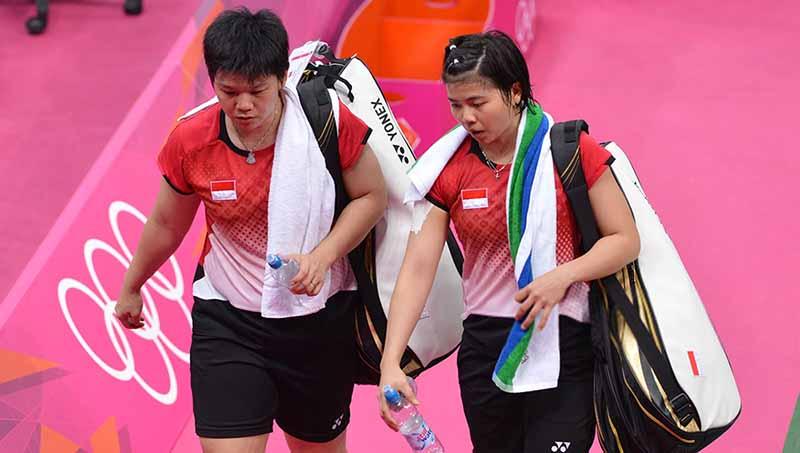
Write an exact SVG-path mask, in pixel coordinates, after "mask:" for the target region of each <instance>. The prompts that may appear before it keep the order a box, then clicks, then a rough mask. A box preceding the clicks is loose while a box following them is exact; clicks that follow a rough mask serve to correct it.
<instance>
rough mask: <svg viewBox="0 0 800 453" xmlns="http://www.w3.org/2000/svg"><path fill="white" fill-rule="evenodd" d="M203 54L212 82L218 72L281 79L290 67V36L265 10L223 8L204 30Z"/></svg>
mask: <svg viewBox="0 0 800 453" xmlns="http://www.w3.org/2000/svg"><path fill="white" fill-rule="evenodd" d="M203 56H204V58H205V61H206V68H207V69H208V76H209V77H210V78H211V83H214V78H215V77H216V75H217V73H219V72H220V71H222V72H227V73H231V74H237V75H241V76H244V77H247V78H248V79H249V80H250V81H251V82H252V81H253V80H255V79H257V78H259V77H262V76H271V75H274V76H276V77H278V79H282V78H283V77H284V76H285V75H286V71H287V70H288V69H289V36H288V34H287V33H286V28H285V27H284V26H283V22H281V19H280V17H278V16H277V15H276V14H275V13H273V12H272V11H270V10H268V9H262V10H259V11H257V12H255V13H253V12H251V11H250V10H248V9H247V8H245V7H241V8H237V9H233V10H227V11H223V12H222V14H220V15H219V16H217V18H216V19H214V21H213V22H212V23H211V25H210V26H209V27H208V29H207V30H206V34H205V36H204V37H203Z"/></svg>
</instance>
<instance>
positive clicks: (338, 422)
mask: <svg viewBox="0 0 800 453" xmlns="http://www.w3.org/2000/svg"><path fill="white" fill-rule="evenodd" d="M343 420H344V414H342V415H340V416H339V418H337V419H336V420H334V421H333V426H331V430H332V431H334V430H336V428H338V427H340V426H342V421H343Z"/></svg>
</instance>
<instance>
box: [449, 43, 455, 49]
mask: <svg viewBox="0 0 800 453" xmlns="http://www.w3.org/2000/svg"><path fill="white" fill-rule="evenodd" d="M455 48H456V45H455V44H450V47H448V49H450V50H453V49H455Z"/></svg>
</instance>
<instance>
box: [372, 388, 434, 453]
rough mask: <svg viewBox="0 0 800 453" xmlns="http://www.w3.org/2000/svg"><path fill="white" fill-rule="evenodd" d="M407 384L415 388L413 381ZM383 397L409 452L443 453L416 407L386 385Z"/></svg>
mask: <svg viewBox="0 0 800 453" xmlns="http://www.w3.org/2000/svg"><path fill="white" fill-rule="evenodd" d="M409 383H410V384H412V386H411V387H412V388H414V387H416V386H415V385H413V381H410V382H409ZM415 391H416V390H415ZM383 396H384V397H385V398H386V402H387V403H388V404H389V409H390V410H391V411H392V412H393V414H392V416H393V418H394V419H395V421H397V424H398V425H399V426H400V434H402V435H403V437H405V438H406V441H407V442H408V445H410V446H411V451H419V452H423V453H444V447H443V446H442V443H441V442H440V441H439V439H437V438H436V435H434V434H433V431H432V430H431V429H430V428H429V427H428V425H427V423H425V420H424V419H423V418H422V414H420V413H419V411H418V410H417V407H416V406H414V405H413V404H411V403H409V402H408V401H407V400H406V399H405V398H403V395H401V394H400V392H398V391H397V390H395V389H393V388H392V387H390V386H388V385H386V386H384V387H383Z"/></svg>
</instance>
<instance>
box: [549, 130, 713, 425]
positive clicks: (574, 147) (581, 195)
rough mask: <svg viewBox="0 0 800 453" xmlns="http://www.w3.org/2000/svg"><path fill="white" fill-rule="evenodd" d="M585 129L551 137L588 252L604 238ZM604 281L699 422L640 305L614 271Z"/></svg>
mask: <svg viewBox="0 0 800 453" xmlns="http://www.w3.org/2000/svg"><path fill="white" fill-rule="evenodd" d="M581 132H587V133H588V132H589V125H588V124H586V122H585V121H583V120H574V121H567V122H563V123H557V124H555V125H553V128H552V130H551V131H550V141H551V149H552V153H553V161H554V162H555V165H556V168H557V169H558V174H559V177H560V178H561V183H562V185H563V186H564V191H565V192H566V195H567V198H568V199H569V202H570V206H571V207H572V211H573V213H574V215H575V221H576V223H577V225H578V229H579V230H580V234H581V246H582V249H583V252H584V253H586V252H587V251H588V250H589V249H591V248H592V246H594V244H595V242H597V241H598V240H599V239H600V234H599V232H598V229H597V221H596V220H595V217H594V212H593V211H592V205H591V203H590V202H589V190H588V187H587V185H586V176H585V175H584V173H583V166H582V164H581V154H580V146H579V142H580V134H581ZM601 283H602V285H603V286H604V287H605V288H606V290H607V291H608V292H609V300H610V301H612V302H613V303H614V306H615V307H617V308H618V309H619V311H620V313H622V315H623V316H624V317H625V321H626V322H627V323H628V326H629V327H630V328H631V330H632V331H633V334H634V336H635V337H636V341H637V342H638V343H639V347H640V348H641V349H642V352H643V353H644V356H645V357H646V358H647V361H648V362H650V366H651V367H652V368H653V370H654V371H655V373H656V375H657V376H658V380H659V382H660V383H661V385H662V387H663V388H664V392H665V393H666V394H667V400H668V401H669V402H670V404H671V406H672V408H673V410H674V411H675V414H676V415H677V416H678V419H679V420H680V421H681V423H682V424H684V425H686V424H688V423H689V422H690V421H691V420H692V419H696V420H697V423H698V424H699V423H700V419H699V417H697V415H696V414H697V412H696V410H695V409H694V407H693V405H692V403H691V400H690V399H689V397H688V396H686V393H685V392H684V391H683V389H682V388H681V386H680V384H678V381H677V379H676V378H675V374H674V373H673V372H672V367H671V366H670V364H669V361H668V359H667V357H666V355H665V354H664V353H661V352H659V350H658V347H656V344H655V342H654V341H653V339H652V337H651V336H650V333H649V332H648V330H647V328H646V327H645V325H644V323H643V322H642V320H641V318H640V317H639V315H638V313H637V311H636V308H635V307H634V306H633V304H631V303H627V302H628V297H627V295H626V294H625V291H624V290H623V289H622V286H621V285H620V283H619V281H618V280H617V278H616V277H615V276H614V275H610V276H608V277H605V278H602V279H601Z"/></svg>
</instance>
